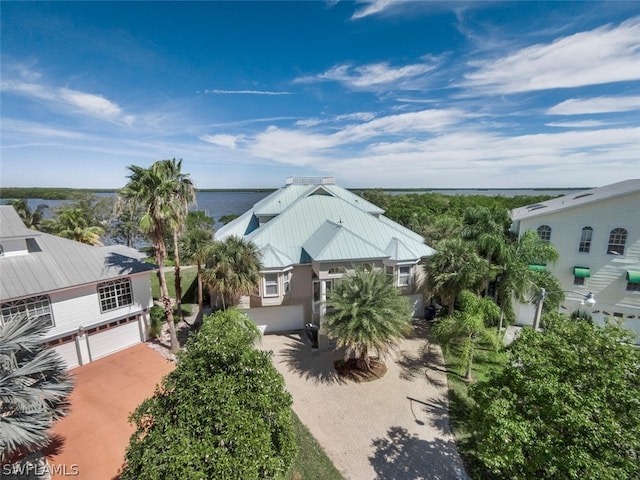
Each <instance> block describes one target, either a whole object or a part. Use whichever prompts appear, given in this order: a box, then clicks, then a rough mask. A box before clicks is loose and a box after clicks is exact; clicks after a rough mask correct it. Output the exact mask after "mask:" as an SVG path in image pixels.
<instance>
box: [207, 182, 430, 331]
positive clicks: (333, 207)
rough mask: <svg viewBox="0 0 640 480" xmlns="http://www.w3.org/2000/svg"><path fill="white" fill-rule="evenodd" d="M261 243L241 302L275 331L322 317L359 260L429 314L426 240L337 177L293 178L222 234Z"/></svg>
mask: <svg viewBox="0 0 640 480" xmlns="http://www.w3.org/2000/svg"><path fill="white" fill-rule="evenodd" d="M232 235H235V236H238V237H242V238H244V239H245V240H249V241H251V242H253V243H254V244H255V245H256V246H257V247H258V249H259V250H260V253H261V256H262V258H261V259H262V265H263V270H262V272H261V273H262V278H261V281H260V286H259V288H258V289H257V290H256V291H255V292H254V294H253V295H250V296H247V297H245V298H243V299H241V307H244V308H247V313H248V314H249V315H250V316H251V317H252V318H253V319H254V321H255V322H256V323H257V324H258V325H262V326H264V328H265V330H266V331H267V332H275V331H284V330H298V329H302V328H304V325H305V324H306V323H311V322H312V323H316V324H320V323H321V318H322V316H323V315H324V308H325V307H324V304H325V301H326V296H327V292H328V291H330V290H331V288H332V287H333V285H334V284H335V282H336V281H339V280H340V279H341V278H343V277H344V276H346V275H348V273H349V271H353V269H354V268H356V267H357V266H364V267H365V268H378V269H384V271H385V272H386V273H387V274H388V275H389V276H391V277H392V278H393V282H394V283H395V285H396V286H397V287H398V288H399V289H401V290H402V293H403V294H404V295H407V296H408V298H410V300H411V302H412V303H413V305H414V311H415V314H416V315H421V314H422V312H423V294H422V283H423V280H424V273H423V268H422V264H423V262H424V259H425V258H426V257H429V256H430V255H432V254H433V253H434V250H433V249H432V248H431V247H429V246H428V245H426V244H425V242H424V238H422V237H421V236H420V235H418V234H416V233H415V232H413V231H411V230H409V229H407V228H405V227H403V226H401V225H399V224H397V223H395V222H393V221H392V220H390V219H388V218H387V217H385V216H384V211H383V210H382V209H381V208H379V207H377V206H376V205H374V204H372V203H370V202H368V201H366V200H365V199H363V198H361V197H359V196H358V195H356V194H354V193H352V192H350V191H349V190H347V189H345V188H342V187H339V186H338V185H336V184H335V179H333V178H332V177H290V178H288V179H287V183H286V185H285V186H284V187H282V188H280V189H279V190H277V191H275V192H274V193H272V194H271V195H269V196H267V197H266V198H264V199H263V200H261V201H260V202H258V203H257V204H255V205H254V206H253V208H252V209H250V210H249V211H247V212H245V213H244V214H243V215H241V216H240V217H238V218H237V219H235V220H234V221H232V222H231V223H229V224H227V225H225V226H224V227H223V228H221V229H220V230H219V231H218V232H217V233H216V238H217V239H218V240H224V239H225V238H227V237H229V236H232Z"/></svg>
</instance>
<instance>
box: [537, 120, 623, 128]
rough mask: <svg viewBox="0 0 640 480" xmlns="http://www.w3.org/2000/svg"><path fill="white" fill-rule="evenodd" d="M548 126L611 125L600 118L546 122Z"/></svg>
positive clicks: (587, 126)
mask: <svg viewBox="0 0 640 480" xmlns="http://www.w3.org/2000/svg"><path fill="white" fill-rule="evenodd" d="M545 125H546V126H547V127H560V128H594V127H603V126H605V125H611V124H610V123H607V122H600V121H598V120H581V121H578V122H549V123H545Z"/></svg>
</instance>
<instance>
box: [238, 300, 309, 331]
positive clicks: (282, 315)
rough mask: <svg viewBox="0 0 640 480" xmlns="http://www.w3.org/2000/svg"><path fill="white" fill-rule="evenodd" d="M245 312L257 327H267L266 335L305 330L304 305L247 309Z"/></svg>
mask: <svg viewBox="0 0 640 480" xmlns="http://www.w3.org/2000/svg"><path fill="white" fill-rule="evenodd" d="M245 312H246V314H247V315H249V317H250V318H251V319H252V320H253V321H254V322H255V323H256V325H258V326H262V325H264V326H265V330H264V333H275V332H285V331H288V330H302V329H303V328H304V311H303V306H302V305H286V306H278V307H258V308H250V309H247V310H245Z"/></svg>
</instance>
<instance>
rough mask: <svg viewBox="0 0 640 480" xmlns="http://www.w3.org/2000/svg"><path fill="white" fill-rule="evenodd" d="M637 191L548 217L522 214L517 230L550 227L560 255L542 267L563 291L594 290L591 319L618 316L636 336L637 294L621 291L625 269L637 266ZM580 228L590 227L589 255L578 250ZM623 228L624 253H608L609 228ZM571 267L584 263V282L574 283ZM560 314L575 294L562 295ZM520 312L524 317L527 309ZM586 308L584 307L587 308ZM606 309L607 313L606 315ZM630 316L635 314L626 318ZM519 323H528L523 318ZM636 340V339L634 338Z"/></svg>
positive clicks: (639, 328) (576, 300) (639, 324)
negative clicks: (594, 301)
mask: <svg viewBox="0 0 640 480" xmlns="http://www.w3.org/2000/svg"><path fill="white" fill-rule="evenodd" d="M639 205H640V195H638V194H635V195H627V196H624V197H618V198H609V199H602V200H600V201H598V202H594V203H591V204H585V205H581V206H576V207H573V208H567V209H564V210H559V211H557V212H554V213H550V214H547V215H539V216H535V217H531V218H525V219H522V220H521V221H520V228H519V232H520V234H522V233H524V232H525V231H527V230H532V231H536V230H537V228H538V227H539V226H541V225H548V226H549V227H551V243H552V244H553V245H554V246H555V247H556V249H557V250H558V253H559V255H560V258H559V261H558V262H557V263H556V264H554V265H548V266H547V269H548V271H550V272H551V273H553V274H554V275H555V276H556V277H557V278H558V280H560V282H561V283H562V286H563V289H564V290H575V291H578V292H581V293H588V292H593V294H594V296H595V299H596V302H597V303H596V305H595V307H594V308H593V310H592V311H591V312H590V313H591V315H592V317H593V319H594V320H595V321H596V322H598V323H603V322H604V320H605V318H607V316H608V317H612V316H614V314H618V315H622V318H623V320H624V323H623V326H624V327H625V328H628V329H631V330H633V331H635V332H636V333H637V334H638V335H640V292H629V291H627V290H626V286H627V281H626V272H627V271H628V270H635V271H637V270H640V214H639V213H638V206H639ZM583 227H592V228H593V238H592V242H591V249H590V252H589V253H581V252H579V251H578V246H579V241H580V234H581V231H582V228H583ZM619 227H621V228H624V229H626V230H627V243H626V248H625V254H624V255H622V256H616V255H611V254H607V246H608V243H609V234H610V232H611V230H613V229H614V228H619ZM573 267H588V268H590V270H591V277H590V278H587V279H586V282H585V285H584V286H579V285H574V284H573V281H574V277H573ZM565 297H566V300H565V302H564V306H566V307H567V309H566V310H564V309H563V310H562V311H563V312H567V313H570V312H572V311H573V310H575V309H577V308H581V309H583V310H584V309H585V308H584V307H581V305H580V299H581V297H580V295H576V294H572V293H566V294H565ZM520 310H523V314H525V315H526V316H527V318H528V314H529V313H530V311H529V310H530V308H524V309H520ZM587 311H588V309H587ZM605 312H607V313H608V314H609V315H606V314H605ZM629 316H635V318H628V317H629ZM519 323H523V324H526V323H530V321H526V319H522V320H520V322H519ZM639 338H640V337H639Z"/></svg>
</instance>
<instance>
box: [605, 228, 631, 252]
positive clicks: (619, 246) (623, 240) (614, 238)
mask: <svg viewBox="0 0 640 480" xmlns="http://www.w3.org/2000/svg"><path fill="white" fill-rule="evenodd" d="M626 244H627V231H626V230H625V229H624V228H614V229H613V230H611V233H610V234H609V246H608V247H607V253H608V254H609V255H624V247H625V246H626Z"/></svg>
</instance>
